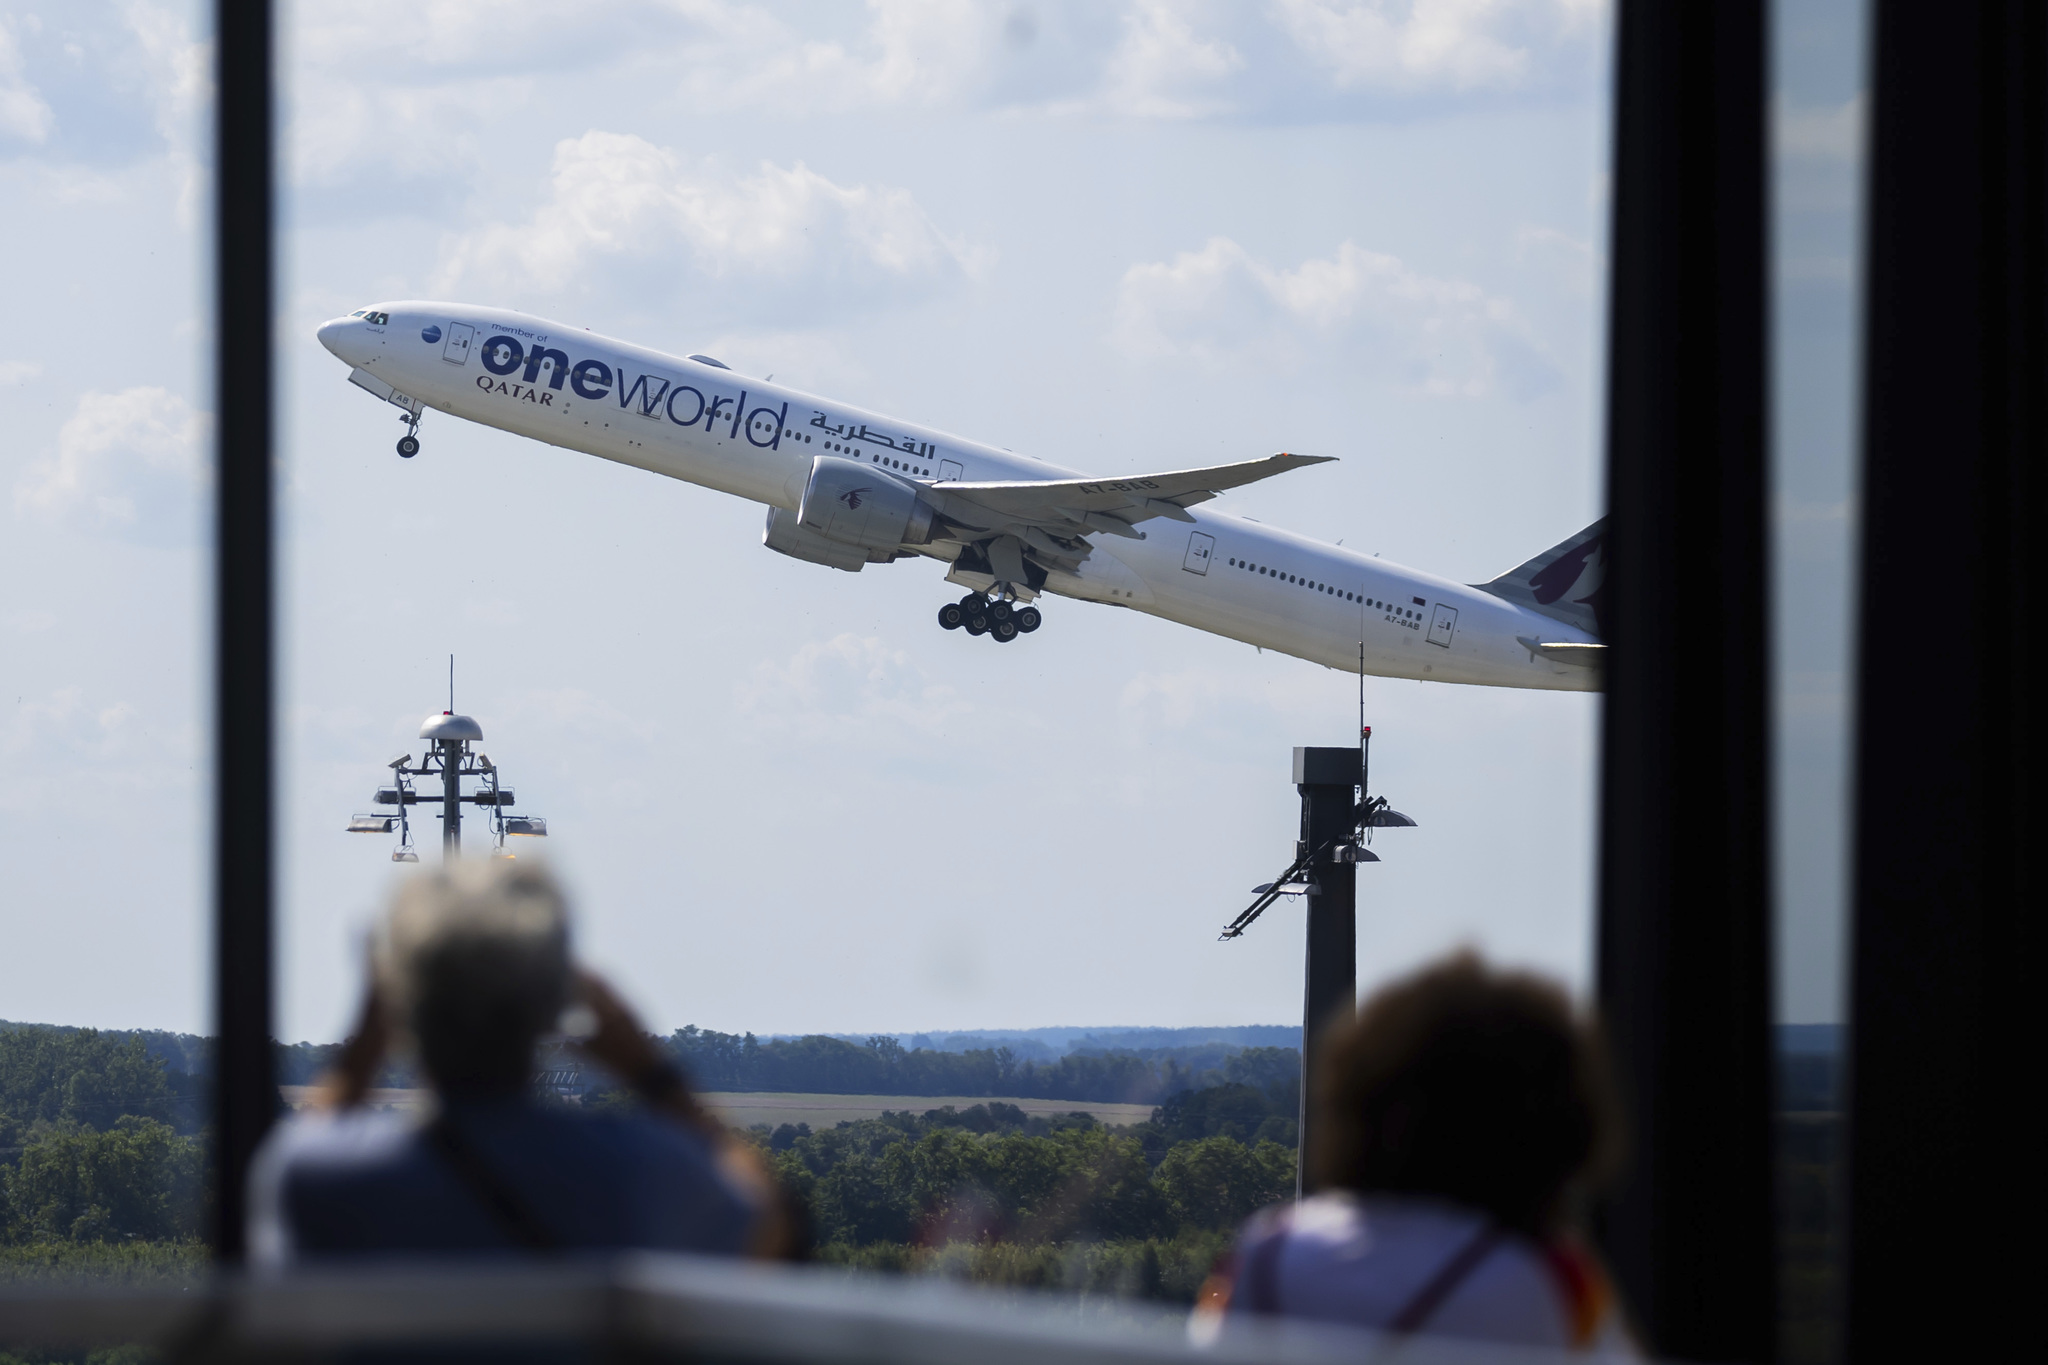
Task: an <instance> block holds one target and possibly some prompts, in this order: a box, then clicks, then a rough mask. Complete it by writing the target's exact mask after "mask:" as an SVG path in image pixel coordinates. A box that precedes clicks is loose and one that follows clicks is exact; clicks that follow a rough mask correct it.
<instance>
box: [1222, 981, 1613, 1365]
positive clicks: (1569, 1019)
mask: <svg viewBox="0 0 2048 1365" xmlns="http://www.w3.org/2000/svg"><path fill="white" fill-rule="evenodd" d="M1313 1079H1314V1080H1315V1082H1316V1085H1317V1092H1316V1093H1317V1096H1318V1098H1319V1102H1320V1108H1319V1110H1317V1111H1316V1120H1315V1121H1316V1122H1318V1123H1319V1124H1320V1125H1321V1129H1320V1142H1319V1144H1318V1145H1317V1146H1315V1147H1314V1148H1313V1150H1315V1151H1316V1152H1318V1153H1319V1154H1320V1160H1321V1162H1322V1169H1321V1170H1320V1171H1318V1172H1315V1174H1316V1175H1317V1176H1318V1188H1319V1189H1320V1190H1321V1191H1322V1192H1321V1193H1318V1194H1316V1195H1314V1196H1312V1197H1310V1198H1308V1199H1305V1200H1303V1201H1301V1202H1300V1203H1298V1204H1295V1205H1292V1206H1290V1207H1286V1208H1283V1209H1279V1210H1271V1211H1268V1212H1267V1213H1264V1214H1261V1215H1259V1216H1258V1217H1256V1218H1254V1219H1253V1220H1252V1221H1251V1222H1250V1223H1249V1224H1248V1225H1247V1226H1246V1228H1245V1230H1244V1232H1243V1234H1242V1235H1241V1236H1240V1238H1239V1244H1238V1249H1237V1252H1236V1254H1235V1256H1234V1257H1233V1258H1232V1262H1231V1263H1230V1264H1229V1265H1228V1266H1227V1267H1226V1269H1225V1270H1223V1271H1221V1272H1219V1275H1218V1276H1217V1277H1216V1279H1214V1280H1212V1282H1211V1285H1210V1286H1209V1287H1207V1289H1206V1290H1205V1299H1206V1301H1207V1302H1206V1305H1205V1311H1207V1312H1211V1313H1213V1312H1215V1311H1216V1310H1217V1309H1219V1308H1221V1309H1223V1310H1224V1311H1226V1312H1227V1313H1228V1315H1229V1316H1230V1317H1231V1318H1233V1319H1235V1318H1237V1317H1238V1316H1239V1315H1241V1314H1244V1315H1257V1314H1264V1315H1272V1316H1277V1317H1283V1318H1290V1319H1301V1320H1309V1321H1316V1322H1326V1323H1335V1324H1343V1325H1347V1326H1353V1327H1365V1328H1374V1329H1379V1330H1382V1331H1387V1332H1392V1333H1395V1334H1397V1335H1406V1334H1408V1333H1414V1332H1421V1333H1429V1334H1433V1335H1440V1336H1452V1337H1465V1338H1475V1339H1483V1340H1488V1341H1495V1342H1514V1343H1519V1344H1523V1345H1529V1346H1552V1347H1564V1348H1567V1349H1577V1350H1590V1351H1594V1352H1599V1353H1608V1354H1617V1355H1625V1356H1632V1355H1634V1354H1635V1348H1634V1346H1633V1344H1632V1342H1631V1340H1630V1338H1629V1335H1628V1332H1627V1329H1626V1327H1625V1325H1624V1323H1623V1321H1622V1316H1621V1313H1620V1311H1619V1308H1618V1306H1617V1305H1616V1303H1615V1299H1614V1294H1613V1291H1612V1289H1611V1287H1610V1284H1609V1281H1608V1278H1607V1276H1606V1274H1605V1273H1604V1271H1603V1270H1602V1268H1601V1266H1600V1264H1599V1262H1598V1261H1597V1260H1596V1259H1595V1258H1594V1257H1593V1256H1592V1255H1591V1254H1590V1252H1588V1251H1587V1250H1586V1249H1585V1247H1584V1244H1583V1243H1582V1242H1581V1241H1580V1240H1579V1239H1578V1238H1577V1237H1576V1236H1575V1235H1574V1222H1575V1213H1576V1211H1577V1209H1578V1207H1579V1206H1580V1204H1581V1203H1582V1202H1583V1200H1584V1198H1585V1196H1587V1195H1588V1194H1590V1193H1591V1192H1592V1190H1593V1188H1594V1187H1595V1185H1596V1183H1597V1182H1598V1180H1599V1179H1600V1178H1601V1177H1602V1176H1604V1175H1605V1173H1606V1171H1607V1169H1608V1167H1609V1165H1610V1164H1611V1162H1612V1159H1613V1157H1614V1155H1615V1152H1614V1148H1615V1117H1614V1115H1615V1106H1614V1102H1613V1099H1612V1094H1611V1091H1610V1088H1609V1080H1608V1075H1607V1068H1606V1063H1605V1059H1604V1056H1603V1054H1602V1050H1601V1047H1600V1045H1599V1041H1598V1039H1597V1037H1596V1036H1595V1033H1594V1031H1593V1029H1592V1027H1591V1025H1590V1024H1589V1023H1587V1022H1586V1021H1585V1020H1584V1019H1582V1018H1581V1017H1580V1016H1579V1014H1578V1012H1577V1011H1575V1010H1574V1009H1573V1008H1572V1005H1571V1002H1570V1000H1569V999H1568V998H1567V997H1566V996H1565V993H1564V992H1563V991H1562V990H1560V989H1558V988H1557V987H1556V986H1554V985H1551V984H1550V983H1548V982H1546V981H1543V980H1541V979H1539V978H1537V977H1534V976H1530V975H1526V974H1523V973H1518V972H1500V971H1494V970H1492V969H1490V968H1488V967H1487V966H1486V965H1485V964H1484V963H1482V962H1481V961H1480V960H1479V959H1478V958H1477V957H1476V956H1474V955H1472V954H1470V953H1461V954H1458V955H1456V956H1454V957H1452V958H1449V959H1447V960H1446V961H1444V962H1442V963H1440V964H1437V965H1435V966H1432V967H1428V968H1425V969H1424V970H1422V971H1420V972H1418V973H1416V974H1415V975H1413V976H1410V977H1408V978H1406V979H1404V980H1401V981H1397V982H1395V983H1393V984H1392V985H1389V986H1388V987H1386V988H1385V989H1383V990H1381V991H1380V992H1379V993H1378V994H1377V995H1375V996H1374V997H1373V998H1372V999H1371V1000H1369V1001H1368V1002H1367V1003H1366V1005H1365V1008H1364V1009H1363V1010H1362V1011H1361V1012H1360V1013H1359V1016H1358V1018H1357V1019H1356V1020H1355V1021H1353V1022H1349V1023H1346V1024H1341V1025H1339V1026H1337V1029H1336V1031H1335V1033H1334V1034H1333V1036H1332V1038H1331V1039H1330V1043H1329V1046H1328V1047H1327V1049H1326V1051H1325V1054H1324V1063H1323V1070H1322V1074H1321V1075H1320V1076H1318V1077H1315V1078H1313Z"/></svg>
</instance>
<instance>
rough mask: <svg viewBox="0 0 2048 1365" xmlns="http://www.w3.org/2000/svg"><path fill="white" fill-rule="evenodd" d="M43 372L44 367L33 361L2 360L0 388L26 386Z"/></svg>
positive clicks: (0, 362) (0, 361) (0, 363)
mask: <svg viewBox="0 0 2048 1365" xmlns="http://www.w3.org/2000/svg"><path fill="white" fill-rule="evenodd" d="M42 372H43V367H42V366H41V365H39V364H37V363H36V362H35V361H33V360H0V388H6V387H8V386H10V385H13V384H26V383H27V382H28V381H29V380H31V379H34V378H35V377H36V376H37V375H39V374H41V373H42Z"/></svg>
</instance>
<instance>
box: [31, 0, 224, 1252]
mask: <svg viewBox="0 0 2048 1365" xmlns="http://www.w3.org/2000/svg"><path fill="white" fill-rule="evenodd" d="M209 52H210V44H209V42H208V39H207V35H206V33H205V32H204V30H203V28H202V15H201V7H200V6H197V5H194V4H189V3H164V4H98V3H84V4H76V5H50V6H40V7H37V6H9V7H7V9H6V10H5V11H0V244H4V250H5V256H6V259H7V261H8V262H9V269H8V271H7V292H8V307H7V317H8V320H9V325H8V327H7V329H6V334H5V335H4V336H0V425H4V427H5V430H6V432H7V437H8V439H7V440H6V442H5V448H4V453H0V470H4V473H0V480H4V487H5V494H6V497H7V503H8V505H7V508H6V510H5V511H4V513H0V517H4V518H5V525H6V528H7V529H6V531H5V532H4V533H0V581H4V582H5V583H6V584H7V585H8V586H7V590H6V593H5V595H4V600H0V680H4V685H5V690H6V695H7V697H8V698H10V699H11V700H9V701H8V702H7V703H6V707H7V710H6V719H5V721H4V722H0V772H4V773H5V775H6V781H5V792H4V794H0V861H4V862H5V864H6V867H7V889H6V891H5V893H4V894H0V904H4V906H5V912H4V915H0V921H4V924H5V929H6V948H5V950H4V951H0V1016H4V1017H5V1019H6V1020H8V1021H9V1022H7V1023H5V1024H0V1285H5V1284H14V1283H20V1282H37V1281H46V1280H48V1279H50V1278H53V1277H59V1276H67V1275H71V1274H86V1275H91V1276H95V1277H104V1278H117V1279H134V1280H144V1281H150V1280H163V1279H171V1280H183V1279H190V1278H192V1277H194V1276H195V1275H196V1274H197V1272H198V1271H199V1270H200V1269H201V1268H202V1264H203V1260H204V1252H203V1250H202V1248H201V1247H200V1245H199V1243H198V1241H197V1239H198V1238H199V1236H200V1235H201V1234H202V1233H203V1232H204V1231H205V1219H204V1205H205V1198H204V1190H203V1179H202V1168H201V1157H200V1153H201V1134H200V1129H201V1126H202V1123H203V1121H204V1119H205V1113H204V1097H203V1093H202V1091H203V1079H204V1073H205V1070H206V1065H207V1061H206V1050H205V1046H204V1042H203V1039H202V1038H201V1037H200V1036H199V1035H201V1034H202V1033H204V1032H205V1031H206V1030H207V1028H208V1026H209V1025H208V1015H209V1012H210V1007H209V1001H208V996H207V989H206V976H207V972H206V965H205V956H204V955H205V953H206V946H207V944H208V942H209V939H208V935H207V932H206V925H207V915H206V909H205V888H206V884H207V867H206V856H207V855H206V850H207V847H208V843H207V839H208V833H209V830H208V826H209V822H208V820H207V818H206V815H205V811H206V795H207V793H206V786H205V775H206V773H207V770H208V767H209V761H210V760H209V731H210V729H211V725H210V721H209V719H208V717H209V714H210V712H209V707H208V700H209V699H208V697H207V694H206V692H205V687H206V682H207V675H208V672H209V667H208V660H207V652H206V651H207V640H208V633H207V620H208V606H207V602H206V596H205V594H206V592H207V590H208V585H209V583H210V570H211V555H210V547H209V536H210V528H209V521H210V511H209V506H208V502H209V499H208V494H209V492H210V489H211V480H210V477H209V473H208V470H209V465H210V463H211V453H212V452H211V430H212V412H211V409H212V406H213V400H212V396H211V392H210V382H209V381H210V374H211V365H210V364H209V363H208V362H207V360H206V356H207V352H208V348H209V347H210V346H211V345H212V329H211V328H210V327H209V326H208V325H207V322H206V317H207V312H208V308H209V304H208V303H207V297H208V294H207V289H208V283H209V282H208V278H207V276H208V274H209V272H208V271H207V270H206V269H205V268H204V263H205V262H206V261H208V260H209V259H210V241H209V231H210V224H209V222H208V215H207V212H206V209H207V204H208V180H207V176H206V174H205V171H204V169H203V167H204V162H205V160H206V157H207V151H206V147H207V135H208V123H207V119H208V104H209V96H208V87H209V81H208V72H207V64H208V61H209Z"/></svg>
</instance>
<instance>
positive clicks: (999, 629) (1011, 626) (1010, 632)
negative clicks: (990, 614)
mask: <svg viewBox="0 0 2048 1365" xmlns="http://www.w3.org/2000/svg"><path fill="white" fill-rule="evenodd" d="M988 633H989V634H991V635H993V636H995V637H996V639H998V640H1000V641H1002V642H1003V643H1004V644H1008V643H1010V641H1012V640H1014V639H1016V638H1017V623H1016V622H1015V621H1012V620H1011V619H1010V618H1009V617H1007V616H1006V617H1004V618H1003V619H1002V620H1000V621H997V622H996V623H995V624H994V625H992V626H990V627H989V628H988Z"/></svg>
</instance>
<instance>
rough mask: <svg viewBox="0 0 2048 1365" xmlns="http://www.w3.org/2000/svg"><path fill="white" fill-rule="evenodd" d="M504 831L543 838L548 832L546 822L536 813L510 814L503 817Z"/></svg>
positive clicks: (532, 837)
mask: <svg viewBox="0 0 2048 1365" xmlns="http://www.w3.org/2000/svg"><path fill="white" fill-rule="evenodd" d="M505 832H506V833H507V834H519V835H524V836H525V837H527V838H530V839H545V838H547V834H548V822H547V821H546V820H545V819H543V818H541V817H540V816H538V815H511V816H507V817H506V818H505Z"/></svg>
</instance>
